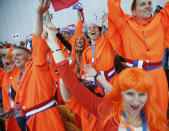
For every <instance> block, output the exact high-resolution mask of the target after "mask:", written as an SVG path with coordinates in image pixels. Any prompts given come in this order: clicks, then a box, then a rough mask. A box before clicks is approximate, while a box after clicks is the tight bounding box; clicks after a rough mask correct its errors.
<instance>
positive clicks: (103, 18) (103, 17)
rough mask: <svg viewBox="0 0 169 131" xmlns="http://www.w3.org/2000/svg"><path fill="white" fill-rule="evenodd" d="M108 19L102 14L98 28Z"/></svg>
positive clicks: (106, 15)
mask: <svg viewBox="0 0 169 131" xmlns="http://www.w3.org/2000/svg"><path fill="white" fill-rule="evenodd" d="M107 19H108V14H107V13H104V14H103V15H102V17H101V20H100V26H102V25H103V23H104V22H105V21H106V20H107Z"/></svg>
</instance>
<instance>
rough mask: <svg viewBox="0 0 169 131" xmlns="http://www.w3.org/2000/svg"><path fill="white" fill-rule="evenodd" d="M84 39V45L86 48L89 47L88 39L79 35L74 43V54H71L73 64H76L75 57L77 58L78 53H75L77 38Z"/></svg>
mask: <svg viewBox="0 0 169 131" xmlns="http://www.w3.org/2000/svg"><path fill="white" fill-rule="evenodd" d="M79 37H81V38H83V39H84V45H85V48H86V47H88V46H89V43H88V40H87V38H86V36H84V35H83V34H78V35H76V36H75V39H74V42H73V43H72V52H71V57H72V64H74V62H75V57H76V52H75V48H76V39H77V38H79Z"/></svg>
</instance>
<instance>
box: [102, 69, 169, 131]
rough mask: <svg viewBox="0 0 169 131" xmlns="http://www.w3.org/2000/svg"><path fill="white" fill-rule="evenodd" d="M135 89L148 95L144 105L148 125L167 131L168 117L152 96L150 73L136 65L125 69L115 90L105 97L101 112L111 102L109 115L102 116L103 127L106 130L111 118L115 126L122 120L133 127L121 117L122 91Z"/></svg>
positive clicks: (150, 127) (158, 130)
mask: <svg viewBox="0 0 169 131" xmlns="http://www.w3.org/2000/svg"><path fill="white" fill-rule="evenodd" d="M131 88H132V89H135V90H136V91H137V92H139V93H141V92H145V93H147V95H148V99H147V102H146V104H145V105H144V107H143V111H144V113H145V116H146V119H147V125H148V128H149V129H150V131H167V129H168V128H167V122H168V121H167V117H166V116H165V114H164V113H163V112H162V111H161V110H160V108H159V107H158V106H157V104H156V102H155V101H154V99H153V96H152V88H153V83H152V80H151V77H150V76H149V74H148V73H147V72H146V71H144V70H143V69H139V68H136V67H132V68H127V69H125V70H123V71H122V72H121V73H120V74H119V75H118V77H117V78H116V80H115V83H114V86H113V90H112V91H111V93H110V94H109V95H107V96H106V97H105V100H104V101H103V102H102V103H101V104H100V106H99V113H100V111H101V110H100V109H101V107H102V106H104V105H106V103H109V112H108V113H107V115H104V116H103V115H102V114H101V113H100V116H101V118H103V119H102V121H101V129H102V130H104V127H105V125H106V124H107V122H108V121H109V120H113V122H114V123H112V124H113V125H114V126H118V125H119V124H120V122H121V123H122V124H123V125H124V126H125V127H126V128H130V129H131V130H132V131H133V129H132V128H131V127H130V126H129V125H128V124H127V123H126V122H125V121H123V120H122V119H121V115H122V108H123V101H122V95H121V91H126V90H128V89H131Z"/></svg>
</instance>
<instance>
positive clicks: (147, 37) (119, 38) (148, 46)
mask: <svg viewBox="0 0 169 131" xmlns="http://www.w3.org/2000/svg"><path fill="white" fill-rule="evenodd" d="M120 3H121V0H108V9H109V16H108V21H109V23H108V28H109V31H108V33H109V40H110V41H111V44H112V45H113V48H114V49H115V50H116V52H117V53H118V54H119V55H120V56H123V57H125V58H127V59H131V60H143V61H149V62H152V63H153V62H160V61H162V59H163V54H164V49H165V48H166V47H167V46H168V45H169V39H168V37H167V36H166V35H168V30H169V24H168V21H169V17H168V16H169V2H167V4H166V5H165V7H164V8H163V10H161V12H160V13H158V14H156V15H155V16H153V17H152V18H150V19H149V20H148V21H147V22H146V23H145V24H143V23H141V22H137V21H136V20H135V18H133V17H132V16H130V15H126V14H125V13H124V12H123V11H122V9H121V8H120ZM112 38H113V39H112ZM148 73H149V74H150V75H151V76H152V79H153V80H154V83H155V84H154V86H155V88H153V94H154V96H155V98H156V101H157V104H158V105H159V107H160V108H161V110H162V111H163V112H164V113H166V112H167V108H168V88H167V86H168V85H167V80H166V76H165V73H164V70H163V68H162V67H161V68H158V69H155V70H151V71H148Z"/></svg>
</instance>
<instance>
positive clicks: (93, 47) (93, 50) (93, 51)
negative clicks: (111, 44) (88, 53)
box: [91, 45, 95, 66]
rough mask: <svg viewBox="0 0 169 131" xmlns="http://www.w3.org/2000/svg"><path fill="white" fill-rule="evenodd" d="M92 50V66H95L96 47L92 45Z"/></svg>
mask: <svg viewBox="0 0 169 131" xmlns="http://www.w3.org/2000/svg"><path fill="white" fill-rule="evenodd" d="M91 49H92V66H94V53H95V45H91Z"/></svg>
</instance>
